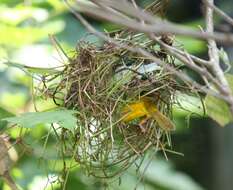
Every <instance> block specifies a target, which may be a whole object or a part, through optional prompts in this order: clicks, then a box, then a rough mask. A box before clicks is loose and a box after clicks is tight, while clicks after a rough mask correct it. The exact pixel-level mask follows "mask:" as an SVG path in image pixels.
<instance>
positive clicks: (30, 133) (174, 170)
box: [0, 0, 233, 190]
mask: <svg viewBox="0 0 233 190" xmlns="http://www.w3.org/2000/svg"><path fill="white" fill-rule="evenodd" d="M145 1H146V2H148V0H145ZM141 3H143V1H141ZM144 3H145V2H144ZM217 3H218V5H219V6H220V7H221V8H222V9H223V10H225V11H227V12H228V13H229V14H231V12H230V11H232V10H231V9H230V7H233V3H232V1H231V0H225V1H223V0H222V1H220V0H219V1H217ZM232 14H233V12H232ZM167 15H168V19H169V20H172V21H175V22H179V23H185V24H186V25H189V26H194V27H197V26H198V25H200V26H202V24H203V19H202V15H201V7H200V1H198V0H196V1H186V0H175V1H172V2H171V3H170V4H169V8H168V12H167ZM88 19H89V21H90V22H91V23H92V24H93V25H94V26H95V27H96V28H98V29H100V30H103V29H105V28H108V29H111V28H112V27H113V26H112V25H111V24H109V23H106V22H98V21H94V20H92V19H90V18H88ZM216 21H217V23H216V26H218V27H217V28H218V29H220V30H221V29H223V27H222V26H226V25H225V23H224V22H222V21H221V19H219V18H216ZM225 28H226V27H225ZM228 29H229V30H232V28H228ZM49 34H53V35H55V37H56V38H57V40H58V41H59V43H60V44H61V46H62V47H63V49H64V50H65V51H66V52H67V53H68V54H69V53H70V52H72V51H73V50H74V49H75V46H76V44H77V42H78V40H79V39H81V38H84V37H86V36H87V31H86V30H85V28H84V27H83V26H82V25H81V24H80V23H79V22H78V20H76V19H75V17H74V16H73V15H72V14H71V13H70V12H69V10H68V9H67V7H66V6H65V4H64V3H63V2H62V1H60V0H24V1H22V0H21V1H20V0H0V119H1V118H5V117H9V116H13V115H17V114H19V113H24V112H29V111H35V110H34V108H33V104H32V102H33V99H32V97H31V87H32V79H31V77H30V76H28V75H27V74H26V73H25V72H23V71H22V70H20V69H17V68H13V67H8V66H7V65H5V64H3V63H2V62H3V61H5V60H10V62H12V63H20V64H23V65H28V66H34V67H51V66H57V65H60V62H62V60H61V57H59V55H58V53H57V51H56V49H55V47H54V46H53V44H52V43H51V41H50V40H49V37H48V35H49ZM85 39H88V40H90V41H91V42H94V41H96V40H97V39H96V38H95V37H94V36H91V35H89V36H88V37H87V38H85ZM176 41H177V44H182V45H183V46H184V47H185V48H186V49H187V50H188V51H190V52H191V53H194V54H196V55H198V56H202V57H205V56H206V47H205V44H204V43H203V42H201V41H198V40H193V39H188V38H181V37H177V39H176ZM226 49H227V50H228V53H229V57H233V56H232V55H233V53H232V48H231V47H226ZM36 101H37V105H38V107H39V108H40V110H45V109H48V108H49V107H50V106H51V103H50V102H45V101H41V100H36ZM192 103H193V102H192ZM187 121H188V119H187V113H185V112H182V111H179V110H176V111H175V122H176V124H177V128H178V130H177V131H176V132H175V133H174V134H172V141H173V149H174V150H175V151H177V152H181V153H183V154H184V156H179V155H174V154H168V158H169V161H166V160H165V159H164V157H163V156H158V157H156V158H154V159H153V161H152V162H151V165H150V166H149V168H148V170H147V171H146V172H145V175H144V178H143V180H142V182H141V183H139V184H138V181H139V178H138V177H137V176H136V172H135V168H133V167H132V168H130V169H129V171H128V172H126V173H125V174H124V175H123V176H122V177H121V178H120V179H114V180H111V181H106V180H98V179H94V178H91V177H87V176H85V175H84V172H83V171H82V170H81V169H79V168H77V167H76V168H74V169H72V170H71V171H70V173H69V177H68V180H67V184H66V189H69V190H76V189H80V190H85V189H86V190H95V189H123V190H124V189H125V190H128V189H134V188H135V187H136V186H137V188H138V189H146V190H205V189H206V190H220V189H221V190H231V189H232V188H233V180H232V179H233V149H232V146H233V126H230V125H229V126H226V127H225V128H220V127H219V126H217V124H216V123H215V122H213V121H211V120H209V119H208V118H204V119H203V118H199V117H196V116H195V117H192V116H191V117H190V122H189V125H188V127H187ZM0 130H1V133H6V134H9V135H10V137H11V142H12V145H13V146H14V148H15V149H16V150H17V152H18V160H17V162H16V163H15V164H14V166H13V169H12V171H11V173H12V176H13V178H14V179H15V181H16V182H17V184H19V185H20V186H21V187H22V188H23V189H25V190H42V189H46V190H49V189H59V183H58V182H57V179H58V176H59V175H61V174H62V166H63V165H62V160H60V159H59V158H58V157H57V154H56V150H57V148H58V147H59V145H58V144H56V143H54V142H55V140H54V138H55V137H54V136H53V134H52V133H51V131H50V128H49V126H47V125H45V124H44V125H43V124H42V125H40V126H37V127H36V128H34V129H32V130H28V129H27V130H26V129H22V128H15V127H14V128H7V126H6V123H5V122H0ZM20 136H23V141H22V139H19V137H20ZM48 136H49V138H48ZM46 139H48V141H46ZM16 141H17V143H16ZM45 141H46V143H45ZM44 150H46V153H45V151H44ZM141 173H142V172H141ZM0 189H2V190H7V189H9V188H8V187H7V186H6V185H5V184H3V182H2V181H1V180H0Z"/></svg>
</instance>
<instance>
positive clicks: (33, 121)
mask: <svg viewBox="0 0 233 190" xmlns="http://www.w3.org/2000/svg"><path fill="white" fill-rule="evenodd" d="M75 113H77V112H76V111H74V110H65V109H62V110H55V111H47V112H35V113H24V114H22V115H20V116H19V117H8V118H4V119H3V120H6V121H8V122H9V123H12V124H18V125H20V126H22V127H25V128H33V127H36V126H37V125H39V124H43V123H58V124H59V125H60V126H61V127H63V128H66V129H73V128H74V127H75V126H76V123H77V118H76V117H75V116H74V114H75Z"/></svg>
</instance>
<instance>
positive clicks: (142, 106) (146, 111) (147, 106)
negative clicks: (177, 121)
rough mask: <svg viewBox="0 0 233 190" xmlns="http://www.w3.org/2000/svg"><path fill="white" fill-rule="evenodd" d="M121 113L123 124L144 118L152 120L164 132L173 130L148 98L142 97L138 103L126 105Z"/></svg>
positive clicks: (170, 123)
mask: <svg viewBox="0 0 233 190" xmlns="http://www.w3.org/2000/svg"><path fill="white" fill-rule="evenodd" d="M123 113H124V116H123V119H122V121H123V122H125V123H128V122H130V121H132V120H134V119H138V118H141V117H145V118H146V119H150V118H152V119H154V120H155V121H156V122H157V124H158V125H159V127H161V128H162V129H164V130H166V131H170V130H174V129H175V125H174V124H173V123H172V122H171V120H170V119H169V118H167V117H166V116H165V115H164V114H162V113H161V112H160V111H159V110H158V109H157V107H156V105H155V103H154V102H153V100H152V99H151V98H150V97H142V98H141V99H140V100H139V101H137V102H135V103H132V104H129V105H127V106H126V107H125V108H124V109H123Z"/></svg>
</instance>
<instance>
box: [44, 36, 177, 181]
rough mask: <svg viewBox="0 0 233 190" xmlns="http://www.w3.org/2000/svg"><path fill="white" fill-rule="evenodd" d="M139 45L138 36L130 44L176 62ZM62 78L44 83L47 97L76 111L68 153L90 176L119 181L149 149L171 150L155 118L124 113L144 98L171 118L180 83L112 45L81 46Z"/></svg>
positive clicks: (166, 133)
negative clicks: (116, 178) (126, 118)
mask: <svg viewBox="0 0 233 190" xmlns="http://www.w3.org/2000/svg"><path fill="white" fill-rule="evenodd" d="M139 39H140V41H139ZM118 40H119V39H118ZM124 40H125V39H124ZM141 40H142V36H141V37H140V38H138V35H135V36H133V38H132V37H131V39H130V44H131V45H132V42H133V43H136V44H137V45H140V46H143V48H146V49H147V50H148V51H150V52H153V54H154V55H155V56H157V57H158V58H160V59H162V60H163V61H165V62H166V64H172V62H173V59H172V58H171V57H169V56H167V55H166V54H165V53H164V52H163V51H162V50H161V49H160V47H159V46H158V45H156V44H153V43H151V42H150V41H148V42H146V43H145V39H143V45H142V44H140V42H141ZM127 43H128V42H127ZM128 44H129V43H128ZM59 77H60V80H59V81H58V80H57V76H56V77H51V78H50V79H49V80H48V81H47V82H46V80H45V82H44V84H45V85H46V89H47V90H46V92H45V91H44V90H43V92H44V95H46V96H48V94H49V96H52V98H53V99H54V102H55V103H56V104H58V105H59V106H61V107H65V108H67V109H72V110H76V111H77V115H76V116H77V119H78V123H77V127H76V129H75V131H74V132H73V131H72V132H71V131H66V133H69V134H68V135H66V136H69V137H70V138H69V140H67V142H64V143H65V144H66V147H69V148H67V151H66V152H67V153H65V154H66V156H71V155H72V156H73V157H74V159H75V160H76V161H77V163H79V164H80V166H81V167H83V168H84V169H85V171H86V172H87V174H88V175H93V176H96V177H104V178H108V177H113V176H116V175H118V174H120V173H121V172H122V171H125V170H126V169H127V168H128V167H130V166H131V165H132V164H133V163H135V161H136V160H138V159H139V158H143V156H144V155H145V153H146V152H147V151H148V150H153V151H159V150H165V149H166V148H167V147H168V146H169V144H170V141H169V131H167V130H164V129H162V128H161V126H159V124H158V121H156V119H152V118H146V120H144V119H145V117H137V118H134V119H132V120H130V121H129V122H125V121H124V117H125V113H124V110H125V108H127V107H128V106H129V105H130V104H132V103H135V102H138V101H140V99H141V98H142V97H150V99H151V100H152V101H153V103H154V104H155V105H156V108H157V109H158V110H159V112H160V113H161V114H163V115H164V116H165V117H166V118H171V117H172V114H171V108H172V104H173V97H174V94H175V91H176V90H177V85H176V84H177V82H176V81H175V79H174V77H173V75H172V74H171V73H169V72H168V71H167V70H166V69H165V68H163V67H161V66H158V65H157V64H156V63H153V62H152V61H150V60H148V59H147V58H146V57H142V56H141V55H138V54H136V53H132V52H129V51H128V50H126V49H124V48H119V47H116V46H115V45H113V44H111V43H104V45H102V46H101V47H98V46H96V45H95V44H90V43H87V42H84V41H81V42H79V43H78V45H77V48H76V53H75V56H74V57H72V58H70V59H69V63H68V64H66V65H65V68H64V70H63V71H61V72H60V73H59ZM53 78H55V79H54V81H53V80H51V79H53ZM57 81H58V82H57ZM143 120H144V121H143ZM142 121H143V122H142ZM67 144H68V145H69V146H67Z"/></svg>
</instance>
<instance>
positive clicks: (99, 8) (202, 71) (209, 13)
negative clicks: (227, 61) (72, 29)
mask: <svg viewBox="0 0 233 190" xmlns="http://www.w3.org/2000/svg"><path fill="white" fill-rule="evenodd" d="M65 2H66V4H67V5H68V7H69V8H70V10H71V11H72V12H73V14H74V15H75V16H76V17H77V18H78V19H79V20H80V21H81V23H82V24H83V25H84V26H85V27H86V28H87V29H88V30H89V31H90V32H91V33H93V34H95V35H97V36H98V37H100V38H102V39H104V40H105V41H108V42H110V43H112V44H114V45H116V46H118V47H121V48H126V49H128V50H129V51H131V52H137V53H139V54H141V55H142V56H145V57H148V58H149V59H151V60H152V61H154V62H156V63H157V64H158V65H161V66H163V67H165V68H166V69H167V70H168V71H169V72H172V73H174V74H175V75H176V76H177V77H179V78H180V79H181V80H183V81H184V82H186V83H188V84H190V85H191V86H192V87H193V88H194V89H196V90H199V91H202V92H205V93H207V94H210V95H213V96H215V97H218V98H221V99H223V100H224V101H225V102H226V103H227V104H228V105H229V108H230V110H231V112H232V115H233V96H232V92H231V89H230V87H229V84H228V82H227V80H226V78H225V76H224V71H223V70H222V69H221V67H220V63H219V50H218V48H217V45H216V41H217V42H219V43H222V44H229V43H230V44H233V34H229V33H220V32H214V22H213V12H214V11H215V12H216V13H217V14H218V15H220V16H222V17H223V19H225V20H226V21H227V22H228V23H229V24H231V25H233V19H232V18H230V17H229V16H228V15H226V14H225V13H224V12H222V11H221V10H220V9H218V8H217V7H216V6H215V5H214V2H213V0H203V3H204V5H205V21H206V31H204V32H203V31H199V30H194V29H191V28H187V27H185V26H180V25H177V24H174V23H171V22H168V21H164V20H162V19H160V18H159V17H156V16H154V15H151V14H150V13H149V12H147V11H145V10H142V9H141V8H140V7H139V6H137V5H136V3H135V1H134V0H131V1H130V2H128V1H126V0H117V1H114V0H90V1H89V3H86V2H84V1H82V0H75V3H73V4H70V3H69V1H66V0H65ZM79 12H83V13H85V14H88V15H90V16H94V17H95V18H100V19H104V20H107V21H110V22H113V23H115V24H119V25H122V26H124V27H126V28H130V29H131V30H134V31H137V32H141V33H145V34H146V35H147V36H148V37H149V38H150V39H151V40H153V41H155V42H156V43H157V44H159V45H160V46H161V47H162V48H163V49H164V50H165V51H166V53H167V54H169V55H172V56H173V57H175V58H177V59H178V60H180V61H181V62H182V63H183V64H185V65H186V66H187V67H189V68H190V69H192V70H194V71H195V72H197V73H198V74H199V75H200V76H201V77H202V78H203V80H204V81H205V83H206V84H205V85H201V84H199V83H196V82H195V81H193V80H192V79H191V78H190V77H189V76H188V75H187V74H185V73H183V72H181V71H178V70H176V69H175V68H174V67H173V66H171V65H168V64H165V63H164V62H163V61H162V60H160V59H158V58H157V57H155V56H154V55H152V54H151V53H150V52H148V51H147V50H146V49H143V48H141V47H135V46H134V47H132V46H129V45H127V44H126V43H123V42H121V41H118V40H115V39H112V38H110V37H109V36H107V35H105V34H104V33H101V32H99V31H97V30H96V29H95V28H93V27H92V26H91V25H90V24H89V23H88V22H87V21H86V20H85V19H84V17H83V16H82V15H81V14H80V13H79ZM162 34H166V35H171V34H175V35H183V36H188V37H192V38H198V39H202V40H205V41H206V42H207V46H208V54H209V60H205V59H201V58H199V57H196V56H195V55H192V54H189V53H188V52H187V51H185V50H184V49H181V48H179V47H174V46H170V45H168V44H166V43H164V42H163V41H162V40H161V39H160V37H159V36H160V35H162ZM210 84H213V85H214V87H215V88H213V87H211V86H210Z"/></svg>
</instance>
